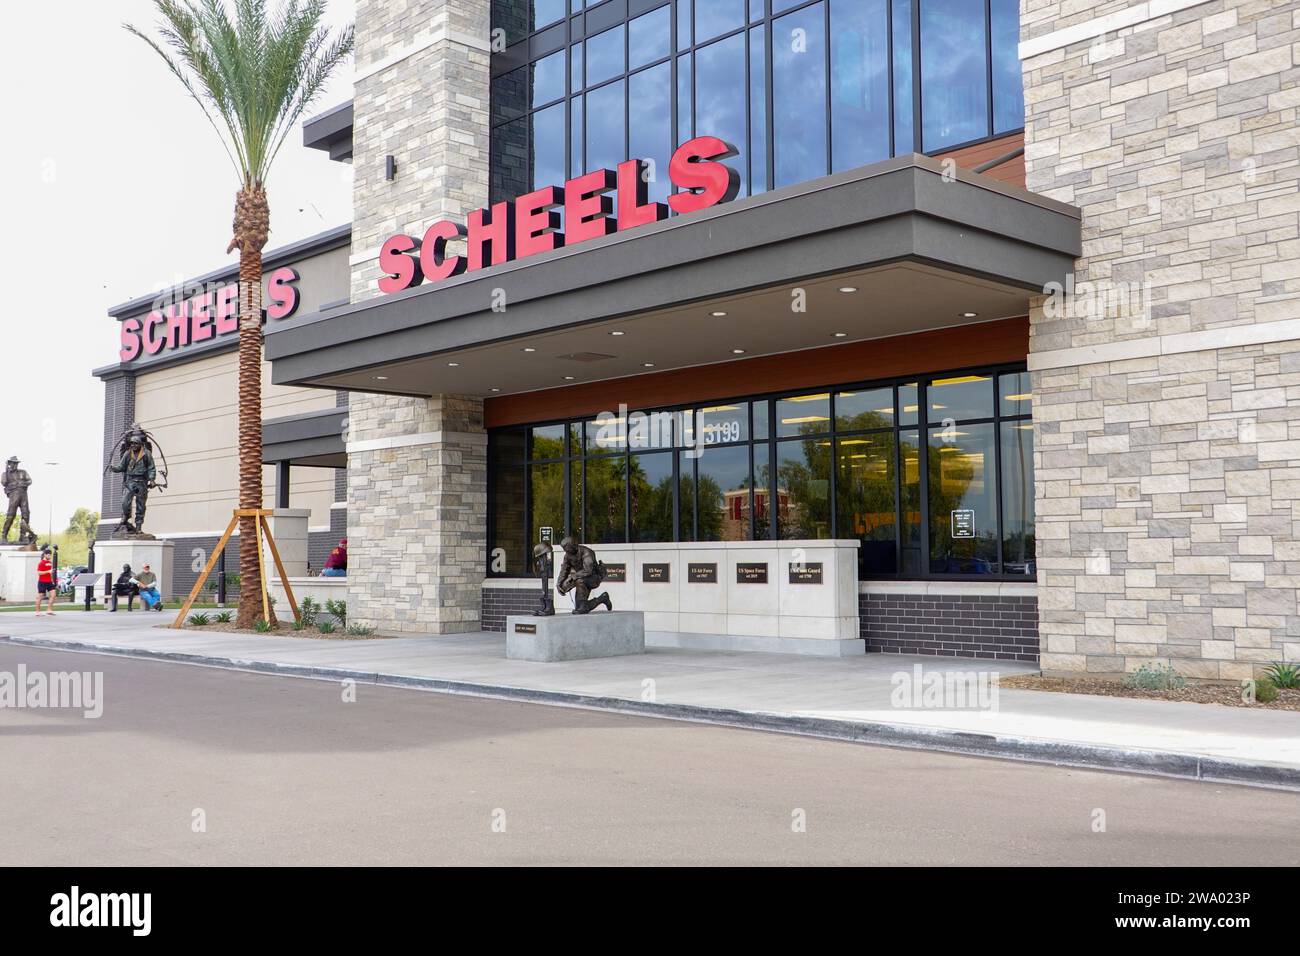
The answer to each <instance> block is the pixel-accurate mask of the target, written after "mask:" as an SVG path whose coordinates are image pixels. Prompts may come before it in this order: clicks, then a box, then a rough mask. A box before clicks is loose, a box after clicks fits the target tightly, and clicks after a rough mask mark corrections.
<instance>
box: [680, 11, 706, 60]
mask: <svg viewBox="0 0 1300 956" xmlns="http://www.w3.org/2000/svg"><path fill="white" fill-rule="evenodd" d="M704 2H705V3H708V2H709V0H704ZM691 9H692V6H691V0H677V49H678V50H685V49H688V48H689V47H690V46H691V43H692V42H693V41H692V39H691V37H692V34H691V21H692V20H694V19H695V18H694V17H692V16H691Z"/></svg>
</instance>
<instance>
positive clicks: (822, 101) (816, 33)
mask: <svg viewBox="0 0 1300 956" xmlns="http://www.w3.org/2000/svg"><path fill="white" fill-rule="evenodd" d="M825 56H826V21H825V15H824V11H823V10H822V5H821V4H820V3H817V4H814V5H813V6H811V7H805V8H804V9H802V10H798V11H796V12H794V13H791V14H787V15H786V16H784V17H781V18H780V19H779V20H773V21H772V131H773V135H774V139H775V144H774V149H775V154H774V155H773V157H772V159H773V169H774V174H775V180H776V186H777V187H778V188H779V187H781V186H788V185H790V184H791V183H798V182H803V181H804V180H807V179H815V178H817V177H818V176H825V175H826V60H825Z"/></svg>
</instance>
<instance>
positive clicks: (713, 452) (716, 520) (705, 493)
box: [696, 445, 750, 541]
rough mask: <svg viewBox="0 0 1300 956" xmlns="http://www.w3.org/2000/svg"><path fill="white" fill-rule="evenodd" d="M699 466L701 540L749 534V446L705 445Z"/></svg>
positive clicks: (732, 538) (743, 537) (739, 537)
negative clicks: (725, 446) (713, 446)
mask: <svg viewBox="0 0 1300 956" xmlns="http://www.w3.org/2000/svg"><path fill="white" fill-rule="evenodd" d="M696 467H697V468H698V469H699V486H698V487H699V491H698V494H699V500H700V508H699V515H700V527H699V534H698V536H697V537H698V539H699V540H700V541H745V540H748V538H749V510H750V480H749V447H748V446H746V445H737V446H734V447H731V448H706V449H705V450H704V452H703V453H702V454H701V455H700V457H699V458H698V459H697V461H696Z"/></svg>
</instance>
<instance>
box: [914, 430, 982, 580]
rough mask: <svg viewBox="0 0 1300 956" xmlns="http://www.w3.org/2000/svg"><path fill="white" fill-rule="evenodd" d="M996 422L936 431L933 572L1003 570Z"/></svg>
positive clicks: (931, 473) (933, 450)
mask: <svg viewBox="0 0 1300 956" xmlns="http://www.w3.org/2000/svg"><path fill="white" fill-rule="evenodd" d="M994 435H995V432H994V430H993V425H992V424H981V425H962V426H959V427H956V428H934V429H931V430H930V447H929V449H928V455H929V460H930V464H929V468H928V472H927V477H928V479H929V497H930V502H929V507H930V511H929V519H930V571H931V573H933V574H997V573H999V568H998V566H997V559H998V513H997V503H998V497H997V468H996V465H995V463H996V461H997V458H996V452H995V450H994V447H993V440H994Z"/></svg>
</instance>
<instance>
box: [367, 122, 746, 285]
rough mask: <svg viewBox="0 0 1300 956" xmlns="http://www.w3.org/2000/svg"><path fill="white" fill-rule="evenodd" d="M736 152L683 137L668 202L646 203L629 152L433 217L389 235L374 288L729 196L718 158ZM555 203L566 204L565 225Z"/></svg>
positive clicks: (492, 261)
mask: <svg viewBox="0 0 1300 956" xmlns="http://www.w3.org/2000/svg"><path fill="white" fill-rule="evenodd" d="M735 155H737V150H736V148H735V147H734V146H732V145H731V144H730V143H727V142H725V141H723V140H721V139H718V138H716V137H714V136H700V137H697V138H695V139H693V140H691V141H690V142H688V143H685V144H683V145H682V146H681V147H679V148H678V150H677V152H675V153H674V154H673V158H672V160H671V161H670V162H669V164H668V177H669V179H670V180H671V182H672V183H673V185H675V186H676V187H677V188H678V189H681V190H682V192H679V193H674V194H673V195H671V196H669V197H668V203H667V205H665V204H664V203H661V202H654V203H652V202H647V191H648V190H647V186H646V181H645V170H646V168H647V164H646V163H645V162H644V161H643V160H639V159H629V160H628V161H627V162H624V163H620V164H619V166H618V169H617V170H612V169H598V170H596V171H595V172H590V173H586V174H585V175H582V176H578V177H576V178H574V179H570V180H569V181H568V182H567V183H565V184H564V186H563V187H560V186H545V187H543V188H542V189H538V190H535V191H534V192H531V193H528V194H527V195H524V196H520V197H519V198H517V199H515V200H514V201H512V202H499V203H496V204H495V205H493V206H492V207H491V208H490V209H477V210H475V211H474V212H472V213H470V214H469V216H468V218H467V221H466V224H465V225H461V224H460V223H456V222H452V221H450V220H447V219H442V220H439V221H438V222H435V223H434V224H433V225H432V226H430V227H429V228H428V230H427V231H426V232H425V233H424V238H423V239H417V238H415V237H414V236H408V235H401V234H399V235H396V236H391V237H389V238H388V240H386V241H385V242H384V244H383V246H382V247H380V250H379V268H380V270H381V271H382V272H383V273H384V277H383V278H381V279H380V280H379V290H380V291H381V292H383V293H385V294H389V293H393V292H401V291H402V290H403V289H409V288H410V287H411V286H416V285H420V284H421V283H422V282H424V281H426V280H427V281H429V282H438V281H440V280H442V279H449V278H451V277H452V276H458V275H460V274H461V273H464V272H473V271H475V270H478V269H485V268H487V267H489V266H498V265H501V264H502V263H505V262H511V261H514V260H516V259H523V258H525V257H527V256H534V255H537V254H538V253H542V252H550V251H551V250H552V249H558V248H560V247H562V246H574V245H577V244H578V243H580V242H586V241H587V240H589V239H598V238H600V237H601V236H608V235H610V234H612V233H614V232H622V231H623V230H625V229H635V228H637V227H639V226H645V225H649V224H650V223H652V222H659V221H661V220H663V219H667V218H668V209H669V207H671V208H672V210H673V211H674V212H676V213H679V214H685V213H691V212H697V211H699V210H701V209H708V208H709V207H710V206H716V205H718V204H720V203H724V202H730V201H731V200H733V199H735V198H736V195H737V193H739V191H740V174H739V173H737V172H736V171H735V170H734V169H730V168H728V167H727V166H724V165H722V163H721V160H724V159H729V158H731V157H732V156H735ZM611 192H613V193H615V196H613V197H611V196H610V195H609V194H610V193H611ZM616 200H617V202H616ZM559 207H563V208H564V214H565V231H564V232H561V231H560V214H559V212H558V211H557V210H558V208H559ZM459 239H463V240H465V246H466V249H465V255H463V256H460V255H448V254H447V244H448V243H449V242H453V241H455V240H459Z"/></svg>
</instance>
